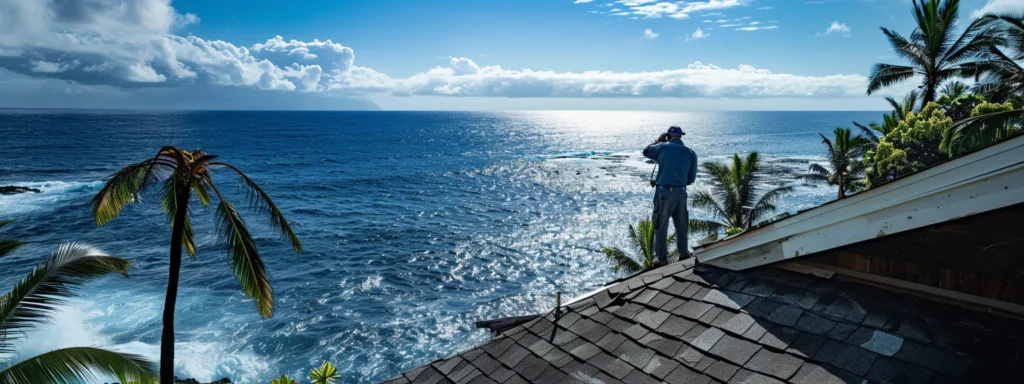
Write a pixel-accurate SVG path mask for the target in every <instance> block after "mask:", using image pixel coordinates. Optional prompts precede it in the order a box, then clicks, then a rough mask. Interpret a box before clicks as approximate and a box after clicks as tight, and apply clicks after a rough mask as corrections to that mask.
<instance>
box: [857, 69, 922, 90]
mask: <svg viewBox="0 0 1024 384" xmlns="http://www.w3.org/2000/svg"><path fill="white" fill-rule="evenodd" d="M914 74H915V72H914V68H913V67H907V66H903V65H892V64H875V67H874V68H872V69H871V76H870V77H869V81H868V94H869V95H870V94H872V93H874V92H875V91H877V90H879V89H882V88H885V87H888V86H891V85H894V84H898V83H901V82H903V81H906V80H909V79H911V78H913V77H914Z"/></svg>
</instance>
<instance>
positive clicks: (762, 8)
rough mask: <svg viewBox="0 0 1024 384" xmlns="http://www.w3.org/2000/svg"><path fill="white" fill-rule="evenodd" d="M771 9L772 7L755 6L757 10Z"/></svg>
mask: <svg viewBox="0 0 1024 384" xmlns="http://www.w3.org/2000/svg"><path fill="white" fill-rule="evenodd" d="M771 9H773V8H772V7H758V8H757V10H759V11H768V10H771Z"/></svg>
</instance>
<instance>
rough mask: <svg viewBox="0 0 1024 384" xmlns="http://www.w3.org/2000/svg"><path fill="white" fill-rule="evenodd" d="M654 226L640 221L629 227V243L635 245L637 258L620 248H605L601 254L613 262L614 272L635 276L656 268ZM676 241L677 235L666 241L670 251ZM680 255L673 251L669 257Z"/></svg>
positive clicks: (648, 221) (634, 249) (648, 222)
mask: <svg viewBox="0 0 1024 384" xmlns="http://www.w3.org/2000/svg"><path fill="white" fill-rule="evenodd" d="M654 232H655V231H654V224H653V223H652V222H651V221H650V220H647V219H645V220H640V222H638V223H637V224H636V226H635V227H634V226H633V225H630V226H629V241H630V243H631V244H632V245H633V252H634V253H635V254H636V256H629V255H628V254H626V252H625V251H623V250H622V249H620V248H617V247H604V248H601V252H603V253H604V255H605V257H607V258H608V260H610V261H611V262H612V270H613V271H615V272H626V273H629V274H634V273H637V272H642V271H645V270H648V269H651V268H652V267H654V258H655V256H654ZM675 241H676V234H674V233H673V234H671V235H669V236H668V240H667V241H666V242H667V243H668V244H667V245H668V247H669V249H673V248H674V247H673V245H672V244H673V243H674V242H675ZM678 254H679V251H678V250H673V251H671V253H670V254H669V257H670V258H671V257H673V256H676V255H678Z"/></svg>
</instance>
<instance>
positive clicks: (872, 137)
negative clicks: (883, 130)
mask: <svg viewBox="0 0 1024 384" xmlns="http://www.w3.org/2000/svg"><path fill="white" fill-rule="evenodd" d="M872 124H874V123H872ZM853 125H854V126H855V127H857V128H859V129H860V134H861V136H862V137H864V139H865V140H867V141H869V142H870V143H871V144H878V139H879V137H878V133H876V132H877V130H876V129H872V128H869V127H867V126H864V125H863V124H861V123H858V122H856V121H854V122H853ZM876 126H877V125H876Z"/></svg>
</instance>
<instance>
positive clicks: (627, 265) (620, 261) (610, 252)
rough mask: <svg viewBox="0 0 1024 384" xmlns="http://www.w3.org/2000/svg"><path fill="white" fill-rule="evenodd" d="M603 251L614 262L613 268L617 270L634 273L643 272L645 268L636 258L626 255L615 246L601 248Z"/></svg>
mask: <svg viewBox="0 0 1024 384" xmlns="http://www.w3.org/2000/svg"><path fill="white" fill-rule="evenodd" d="M601 252H603V253H604V255H605V257H607V258H608V260H611V262H612V270H613V271H615V272H626V273H629V274H634V273H637V272H641V271H643V270H644V268H643V267H642V266H641V265H640V263H637V262H636V260H633V258H631V257H629V256H628V255H626V253H625V252H623V251H622V250H621V249H618V248H614V247H604V248H601Z"/></svg>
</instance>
